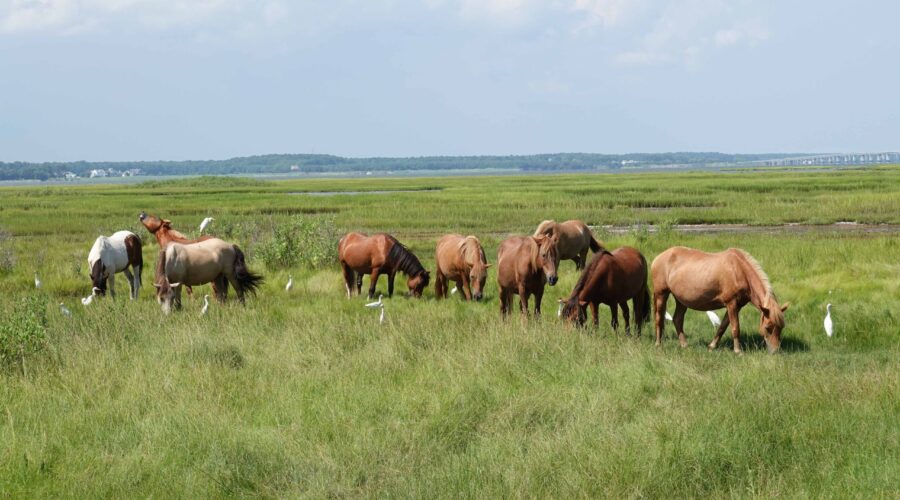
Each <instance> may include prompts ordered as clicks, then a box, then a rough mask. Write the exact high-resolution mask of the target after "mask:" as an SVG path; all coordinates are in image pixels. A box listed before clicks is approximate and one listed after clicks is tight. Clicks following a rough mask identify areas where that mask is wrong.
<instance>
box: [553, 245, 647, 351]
mask: <svg viewBox="0 0 900 500" xmlns="http://www.w3.org/2000/svg"><path fill="white" fill-rule="evenodd" d="M628 300H631V303H632V306H633V309H634V317H635V321H636V323H637V331H638V333H640V330H641V325H642V324H643V323H644V322H645V321H649V320H650V291H649V289H648V288H647V260H646V259H644V256H643V255H641V252H639V251H637V250H636V249H634V248H631V247H622V248H619V249H617V250H615V251H613V252H610V251H608V250H606V249H605V248H601V249H600V251H598V252H596V253H595V254H594V258H593V259H591V262H590V264H588V266H587V267H586V268H585V270H584V271H582V273H581V276H580V277H579V278H578V282H577V283H576V284H575V288H574V289H573V290H572V294H571V295H569V298H568V299H566V300H565V301H563V300H560V302H563V309H562V313H561V315H562V317H563V318H565V319H566V320H568V321H571V322H573V323H575V324H576V325H578V326H583V325H584V323H585V321H586V319H587V312H586V306H588V305H590V306H591V316H592V317H593V318H594V325H595V326H596V325H597V323H598V320H597V308H598V306H599V304H606V305H608V306H609V308H610V310H611V311H612V322H611V323H612V328H613V330H618V328H619V313H618V307H621V308H622V316H623V317H624V318H625V331H626V332H627V333H630V331H631V325H630V323H629V315H628Z"/></svg>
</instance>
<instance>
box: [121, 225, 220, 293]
mask: <svg viewBox="0 0 900 500" xmlns="http://www.w3.org/2000/svg"><path fill="white" fill-rule="evenodd" d="M138 219H140V221H141V224H143V225H144V227H145V228H147V231H150V234H152V235H153V236H155V237H156V243H158V244H159V248H160V250H164V249H165V248H166V246H167V245H168V244H169V243H172V242H173V241H174V242H175V243H183V244H185V245H189V244H191V243H198V242H200V241H206V240H208V239H212V238H215V236H211V235H208V234H206V235H202V236H200V237H199V238H197V239H190V238H188V237H187V236H185V235H183V234H181V233H179V232H178V231H176V230H175V229H173V228H172V221H170V220H169V219H160V218H159V217H157V216H155V215H150V214H148V213H147V212H141V213H140V214H139V215H138ZM186 288H187V292H188V295H193V293H194V292H193V289H191V287H189V286H188V287H186ZM212 289H213V293H216V284H215V283H213V285H212Z"/></svg>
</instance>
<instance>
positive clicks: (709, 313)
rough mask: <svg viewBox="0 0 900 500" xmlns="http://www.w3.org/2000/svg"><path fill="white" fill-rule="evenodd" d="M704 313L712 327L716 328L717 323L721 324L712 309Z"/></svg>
mask: <svg viewBox="0 0 900 500" xmlns="http://www.w3.org/2000/svg"><path fill="white" fill-rule="evenodd" d="M706 315H707V316H709V321H710V322H711V323H712V324H713V327H715V328H718V327H719V325H721V324H722V321H721V320H719V315H718V314H716V313H714V312H712V311H706Z"/></svg>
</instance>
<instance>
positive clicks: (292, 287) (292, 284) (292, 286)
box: [284, 274, 294, 292]
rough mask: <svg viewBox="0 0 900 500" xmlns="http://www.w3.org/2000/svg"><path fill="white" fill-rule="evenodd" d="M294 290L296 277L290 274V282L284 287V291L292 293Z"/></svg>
mask: <svg viewBox="0 0 900 500" xmlns="http://www.w3.org/2000/svg"><path fill="white" fill-rule="evenodd" d="M293 289H294V277H293V276H291V275H290V274H288V282H287V285H284V290H285V291H287V292H290V291H291V290H293Z"/></svg>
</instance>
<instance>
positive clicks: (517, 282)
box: [497, 235, 559, 316]
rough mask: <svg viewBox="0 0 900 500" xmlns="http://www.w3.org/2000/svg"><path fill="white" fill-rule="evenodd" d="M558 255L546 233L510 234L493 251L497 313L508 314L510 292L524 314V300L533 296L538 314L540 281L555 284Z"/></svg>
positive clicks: (541, 284)
mask: <svg viewBox="0 0 900 500" xmlns="http://www.w3.org/2000/svg"><path fill="white" fill-rule="evenodd" d="M558 266H559V254H558V253H557V251H556V239H555V238H551V237H549V236H543V235H541V236H511V237H509V238H507V239H505V240H503V242H502V243H500V248H499V249H498V250H497V283H498V284H499V285H500V314H502V315H503V316H506V315H508V314H509V312H510V311H509V309H510V306H511V305H512V296H513V294H518V295H519V305H520V309H521V311H522V314H526V315H527V314H528V299H529V297H530V296H531V295H532V294H533V295H534V314H535V315H536V316H540V314H541V299H542V298H543V297H544V283H550V286H553V285H556V281H557V279H558V278H557V275H556V269H557V267H558Z"/></svg>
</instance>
